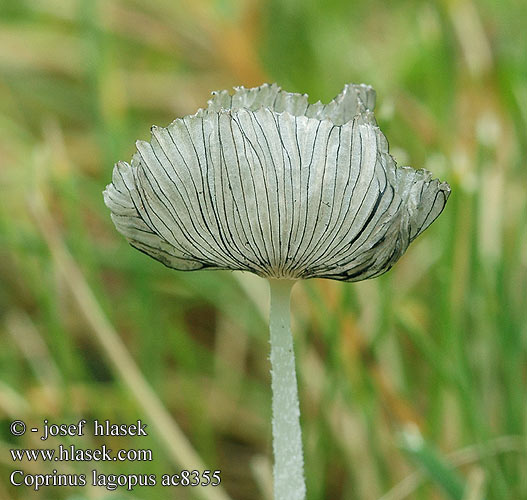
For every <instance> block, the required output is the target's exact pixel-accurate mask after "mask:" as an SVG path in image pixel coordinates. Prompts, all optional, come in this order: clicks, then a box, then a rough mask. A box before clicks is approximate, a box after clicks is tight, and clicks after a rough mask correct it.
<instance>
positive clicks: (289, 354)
mask: <svg viewBox="0 0 527 500" xmlns="http://www.w3.org/2000/svg"><path fill="white" fill-rule="evenodd" d="M294 283H295V282H294V281H290V280H279V279H270V280H269V284H270V289H271V316H270V322H269V323H270V325H269V326H270V332H271V340H270V342H271V385H272V393H273V423H272V426H273V452H274V467H273V477H274V500H304V499H305V496H306V485H305V478H304V456H303V452H302V431H301V428H300V408H299V403H298V389H297V381H296V369H295V353H294V350H293V337H292V335H291V325H290V307H289V305H290V297H291V288H292V286H293V284H294Z"/></svg>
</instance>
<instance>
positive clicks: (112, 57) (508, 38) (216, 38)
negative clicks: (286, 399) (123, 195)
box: [0, 0, 527, 500]
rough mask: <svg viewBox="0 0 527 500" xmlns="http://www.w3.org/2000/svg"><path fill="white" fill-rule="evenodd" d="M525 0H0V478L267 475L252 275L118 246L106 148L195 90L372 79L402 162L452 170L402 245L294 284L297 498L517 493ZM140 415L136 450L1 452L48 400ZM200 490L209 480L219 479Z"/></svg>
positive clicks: (122, 443) (262, 352)
mask: <svg viewBox="0 0 527 500" xmlns="http://www.w3.org/2000/svg"><path fill="white" fill-rule="evenodd" d="M526 21H527V3H525V2H523V1H520V0H516V1H515V0H505V1H497V0H481V1H478V2H475V1H470V0H458V1H456V0H443V1H441V0H437V1H430V0H428V1H417V0H401V1H393V2H382V1H380V0H375V1H365V0H358V1H355V2H349V1H347V0H329V1H326V2H316V1H314V0H303V1H301V0H271V1H269V2H266V1H264V0H241V1H234V0H177V1H170V0H149V1H148V2H142V1H139V0H105V1H95V0H3V1H2V2H0V132H1V133H0V186H1V197H0V280H1V281H0V283H1V285H0V424H1V425H0V498H1V499H4V498H5V499H9V498H12V499H31V498H34V497H35V496H37V494H36V493H35V492H34V491H32V489H31V488H29V487H17V488H15V487H13V486H11V485H10V483H9V474H10V473H11V471H12V470H14V469H19V468H20V469H23V470H24V471H26V472H27V473H30V474H36V473H50V472H52V470H53V468H56V469H57V470H58V471H59V472H61V473H70V474H81V473H84V474H88V475H89V474H90V471H91V470H92V469H96V470H97V471H98V472H99V473H104V474H157V475H158V477H159V476H160V475H161V474H162V473H170V474H174V473H176V472H179V471H181V470H182V469H188V468H191V467H194V466H196V467H205V465H202V464H206V468H207V469H212V470H221V479H222V483H221V486H222V487H223V489H222V490H221V491H220V490H219V489H213V488H211V487H208V488H199V489H196V488H189V487H187V488H183V487H178V488H166V487H161V486H156V487H149V488H139V487H137V488H135V489H134V490H133V491H126V489H125V488H122V487H121V488H119V489H118V490H117V491H116V492H114V493H111V492H108V490H107V489H106V488H104V487H96V488H95V487H90V486H86V487H84V488H76V489H74V488H65V487H60V488H58V487H56V488H53V487H47V488H43V489H42V490H41V491H40V492H39V493H38V496H39V498H42V499H59V500H60V499H70V500H85V499H99V498H106V497H109V498H112V499H117V498H130V499H153V500H156V499H168V498H170V499H172V498H173V499H183V500H185V499H187V498H188V499H194V498H205V499H210V500H214V499H217V500H220V499H223V500H227V499H229V498H230V499H232V500H259V499H262V500H270V499H271V495H270V490H271V465H272V463H271V460H272V449H271V428H270V422H271V419H270V375H269V365H268V348H269V345H268V332H267V320H266V315H267V308H268V296H267V293H268V292H267V288H266V283H265V282H264V281H263V280H259V279H258V278H255V277H251V276H246V275H243V274H240V273H227V272H207V271H203V272H195V273H182V272H175V271H170V270H168V269H166V268H165V267H164V266H162V265H161V264H159V263H157V262H155V261H153V260H151V259H150V258H148V257H146V256H144V255H143V254H141V253H140V252H137V251H136V250H134V249H132V248H131V247H129V246H128V245H127V243H126V241H125V240H124V238H122V237H121V236H120V235H119V234H118V233H117V231H116V230H115V229H114V227H113V224H112V222H111V220H110V217H109V211H108V210H107V209H106V207H105V206H104V204H103V199H102V194H101V193H102V190H103V189H104V187H105V186H106V184H108V183H109V182H110V179H111V171H112V167H113V164H114V163H115V162H116V161H117V160H129V159H130V158H131V156H132V154H133V152H134V151H135V146H134V142H135V140H136V139H148V138H149V134H150V132H149V129H150V126H151V125H152V124H157V125H160V126H166V125H167V124H169V123H170V122H171V121H172V120H173V119H174V118H176V117H179V116H183V115H186V114H192V113H194V112H195V111H196V110H197V109H198V108H199V107H203V106H205V104H206V101H207V99H208V98H209V95H210V92H211V91H213V90H219V89H223V88H230V87H232V86H235V85H244V86H256V85H259V84H261V83H263V82H277V83H278V84H279V85H281V86H282V87H283V88H285V89H286V90H289V91H296V92H307V93H309V95H310V98H311V99H312V101H313V102H314V101H316V100H318V99H321V100H323V101H328V100H329V99H331V98H333V97H334V96H335V95H336V94H337V93H338V92H340V90H341V89H342V87H343V85H344V84H345V83H347V82H355V83H367V84H370V85H372V86H373V87H374V88H375V89H376V90H377V95H378V100H377V111H376V115H377V120H378V122H379V124H380V126H381V128H382V130H383V131H384V133H385V134H386V135H387V137H388V139H389V141H390V146H391V152H392V154H393V155H394V156H395V158H396V159H397V160H398V163H399V164H410V165H412V166H414V167H416V168H420V167H424V168H427V169H429V170H431V171H432V172H433V173H434V175H435V176H437V177H440V178H441V179H443V180H446V181H448V182H449V183H450V185H451V187H452V195H451V197H450V200H449V202H448V204H447V206H446V209H445V211H444V212H443V214H442V215H441V217H439V219H438V220H437V221H436V222H435V223H434V224H433V225H432V226H431V228H430V229H429V230H427V231H426V232H425V233H424V234H423V235H422V236H421V237H419V238H418V240H417V241H416V242H415V243H413V244H412V246H411V247H410V248H409V250H408V252H407V253H406V254H405V256H404V257H403V258H402V259H401V261H400V262H399V263H398V264H397V265H396V266H395V268H394V269H393V270H392V271H390V272H389V273H387V274H386V275H384V276H382V277H381V278H378V279H375V280H371V281H366V282H362V283H358V284H342V283H338V282H331V281H327V280H313V281H308V282H302V283H301V284H299V285H297V286H296V287H295V289H294V291H293V302H292V308H293V316H294V317H293V331H294V336H295V348H296V351H297V365H298V374H299V385H300V400H301V410H302V426H303V432H304V446H305V461H306V475H307V487H308V500H322V499H329V500H340V499H343V500H381V499H382V500H402V499H423V500H424V499H432V500H434V499H438V500H440V499H454V500H481V499H487V500H494V499H495V500H510V499H527V473H526V471H527V456H526V451H527V432H526V427H527V411H526V410H527V313H526V312H527V164H526V158H527V132H526V130H527V127H526V124H527V57H526V53H525V49H526V47H527V37H526V36H525V23H526ZM45 418H47V419H49V421H50V422H55V423H77V422H78V420H79V419H81V418H85V419H88V420H93V419H96V418H97V419H100V420H101V419H102V420H104V419H110V420H111V421H112V422H118V423H134V422H135V421H136V420H137V419H142V420H143V421H144V422H145V423H147V424H148V426H149V427H148V430H149V436H148V437H141V438H127V437H112V438H97V437H93V436H91V435H86V436H84V437H81V438H75V437H65V438H57V439H54V440H53V439H50V440H48V441H47V442H46V443H48V444H46V445H44V446H49V447H56V446H58V444H59V443H62V444H64V445H70V444H74V445H76V446H78V447H83V448H90V447H91V448H95V447H99V446H101V445H102V444H106V445H107V446H108V447H110V448H113V449H118V448H123V449H128V448H141V449H151V450H152V451H153V455H154V459H153V461H151V462H138V461H135V462H123V463H121V462H116V463H114V462H112V463H108V462H98V463H89V462H86V463H78V462H77V463H75V462H68V463H62V462H59V463H58V464H57V463H53V464H49V463H45V462H43V461H41V460H40V461H36V462H35V461H32V462H24V463H23V464H22V465H20V464H15V463H14V462H13V461H12V459H11V455H10V453H9V449H11V448H14V447H26V448H31V447H33V448H34V447H41V446H42V445H43V444H42V442H40V441H39V439H38V436H37V435H36V434H32V433H31V432H27V433H26V435H24V436H22V437H14V436H12V435H11V433H10V432H9V424H10V422H11V421H13V420H14V419H21V420H24V421H25V422H26V423H27V425H28V428H29V427H31V426H39V427H41V426H42V421H43V419H45ZM215 495H216V496H215Z"/></svg>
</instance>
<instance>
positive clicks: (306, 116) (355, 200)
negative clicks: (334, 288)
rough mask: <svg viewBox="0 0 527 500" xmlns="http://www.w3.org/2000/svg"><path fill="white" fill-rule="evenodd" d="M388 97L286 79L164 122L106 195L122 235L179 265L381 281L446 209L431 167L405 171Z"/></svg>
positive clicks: (445, 191)
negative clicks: (311, 93) (383, 111)
mask: <svg viewBox="0 0 527 500" xmlns="http://www.w3.org/2000/svg"><path fill="white" fill-rule="evenodd" d="M374 103H375V92H374V91H373V89H372V88H371V87H368V86H366V85H346V86H345V88H344V90H343V91H342V93H341V94H340V95H339V96H337V97H336V98H335V99H334V100H333V101H331V102H330V103H329V104H327V105H322V104H321V103H316V104H308V101H307V96H305V95H300V94H291V93H287V92H284V91H282V90H281V89H280V88H279V87H278V86H277V85H275V84H273V85H267V84H266V85H262V86H261V87H257V88H254V89H244V88H238V89H236V91H235V93H234V95H229V93H228V92H227V91H222V92H218V93H215V94H213V98H212V99H211V100H210V101H209V103H208V104H209V106H208V108H207V109H204V110H199V111H198V112H197V113H196V114H195V115H193V116H187V117H185V118H182V119H177V120H175V121H174V122H173V123H172V124H171V125H169V126H168V127H167V128H160V127H152V139H151V141H150V142H144V141H138V142H137V153H136V154H135V155H134V157H133V158H132V162H131V164H128V163H125V162H119V163H117V165H116V166H115V168H114V173H113V179H112V183H111V184H110V185H108V186H107V188H106V190H105V191H104V199H105V203H106V205H107V206H108V207H109V208H110V210H111V211H112V219H113V221H114V223H115V225H116V227H117V229H118V230H119V231H120V232H121V233H122V234H123V235H124V236H125V237H126V238H127V239H128V241H129V242H130V244H131V245H132V246H134V247H136V248H138V249H139V250H141V251H143V252H144V253H146V254H148V255H150V256H151V257H153V258H155V259H157V260H159V261H160V262H162V263H163V264H165V265H167V266H168V267H171V268H174V269H179V270H196V269H203V268H211V269H231V270H244V271H250V272H253V273H256V274H258V275H260V276H264V277H273V278H288V279H300V278H317V277H320V278H332V279H338V280H343V281H359V280H363V279H367V278H372V277H375V276H378V275H380V274H382V273H384V272H386V271H387V270H388V269H390V268H391V266H392V265H393V264H394V263H395V262H396V261H397V260H398V259H399V257H401V255H402V254H403V253H404V252H405V250H406V248H407V247H408V245H409V244H410V242H411V241H412V240H413V239H414V238H416V237H417V236H418V235H419V234H420V233H421V232H423V231H424V230H425V229H426V228H427V227H428V226H429V225H430V224H431V223H432V222H433V221H434V220H435V219H436V218H437V217H438V215H439V214H440V213H441V211H442V210H443V207H444V206H445V203H446V200H447V198H448V196H449V194H450V187H449V186H448V184H447V183H444V182H443V183H442V182H440V181H438V180H436V179H435V180H433V179H432V176H431V174H430V172H427V171H425V170H414V169H413V168H410V167H397V166H396V164H395V161H394V159H393V158H392V157H391V156H390V155H389V153H388V143H387V141H386V138H385V137H384V135H383V134H382V132H381V131H380V129H379V128H378V127H377V126H376V124H375V119H374V116H373V106H374Z"/></svg>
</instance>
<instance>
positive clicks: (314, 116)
mask: <svg viewBox="0 0 527 500" xmlns="http://www.w3.org/2000/svg"><path fill="white" fill-rule="evenodd" d="M374 104H375V92H374V90H373V89H372V88H371V87H369V86H366V85H351V84H350V85H346V86H345V87H344V89H343V91H342V92H341V93H340V94H339V95H338V96H337V97H336V98H335V99H334V100H333V101H331V102H330V103H329V104H326V105H323V104H322V103H320V102H317V103H316V104H309V103H308V97H307V95H301V94H294V93H288V92H284V91H283V90H282V89H281V88H280V87H278V86H277V85H276V84H272V85H268V84H264V85H262V86H260V87H257V88H252V89H245V88H243V87H240V88H236V89H235V93H234V94H233V95H230V94H229V92H228V91H221V92H217V93H213V97H212V98H211V99H210V100H209V102H208V107H207V108H206V109H200V110H199V111H198V112H197V113H196V114H194V115H192V116H186V117H184V118H181V119H176V120H175V121H174V122H173V123H171V124H170V125H169V126H168V127H166V128H162V127H155V126H154V127H152V138H151V140H150V142H145V141H138V142H137V152H136V153H135V155H134V156H133V158H132V161H131V164H128V163H126V162H119V163H117V165H116V166H115V168H114V171H113V179H112V183H111V184H109V185H108V186H107V188H106V190H105V191H104V200H105V203H106V205H107V206H108V208H109V209H110V210H111V212H112V213H111V217H112V220H113V222H114V224H115V226H116V228H117V230H118V231H119V232H120V233H122V234H123V235H124V236H125V237H126V239H127V240H128V241H129V243H130V244H131V245H132V246H133V247H135V248H137V249H138V250H140V251H142V252H144V253H146V254H147V255H149V256H151V257H153V258H154V259H156V260H158V261H160V262H162V263H163V264H165V265H166V266H168V267H170V268H173V269H177V270H182V271H191V270H198V269H230V270H240V271H249V272H252V273H255V274H257V275H258V276H261V277H263V278H267V279H268V280H269V283H270V294H271V313H270V336H271V356H270V358H271V373H272V393H273V401H272V410H273V422H272V432H273V451H274V495H275V499H276V500H301V499H304V498H305V479H304V470H303V469H304V466H303V453H302V438H301V429H300V421H299V416H300V411H299V404H298V391H297V382H296V371H295V361H294V352H293V340H292V335H291V329H290V319H289V314H290V313H289V299H290V292H291V287H292V285H293V284H294V283H295V282H296V281H297V280H299V279H308V278H329V279H335V280H341V281H360V280H364V279H368V278H374V277H376V276H379V275H381V274H383V273H385V272H386V271H388V270H389V269H390V268H391V267H392V266H393V264H394V263H395V262H396V261H397V260H398V259H399V257H401V255H402V254H403V253H404V252H405V250H406V249H407V247H408V245H409V244H410V243H411V242H412V241H413V240H414V239H415V238H416V237H417V236H418V235H419V234H421V233H422V232H423V231H424V230H425V229H426V228H427V227H428V226H429V225H430V224H431V223H432V222H433V221H434V220H435V219H436V218H437V217H438V216H439V214H440V213H441V211H442V210H443V207H444V206H445V203H446V201H447V199H448V196H449V194H450V187H449V186H448V184H447V183H445V182H440V181H438V180H437V179H432V175H431V173H430V172H428V171H426V170H414V169H413V168H411V167H397V166H396V163H395V160H394V159H393V158H392V157H391V156H390V154H389V153H388V143H387V141H386V138H385V137H384V135H383V134H382V132H381V131H380V129H379V128H378V127H377V125H376V122H375V118H374V115H373V107H374Z"/></svg>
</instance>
